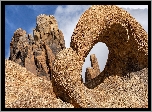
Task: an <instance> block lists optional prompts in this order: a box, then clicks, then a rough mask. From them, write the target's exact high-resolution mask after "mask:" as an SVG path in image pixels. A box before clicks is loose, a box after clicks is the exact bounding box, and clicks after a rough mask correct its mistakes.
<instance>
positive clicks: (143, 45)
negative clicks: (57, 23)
mask: <svg viewBox="0 0 152 112" xmlns="http://www.w3.org/2000/svg"><path fill="white" fill-rule="evenodd" d="M97 42H103V43H105V44H106V45H107V47H108V49H109V56H108V61H107V64H106V66H105V69H104V71H103V72H101V73H100V74H99V75H98V76H97V78H94V79H93V80H92V82H94V83H95V84H94V85H91V86H89V85H90V84H89V83H88V84H86V86H87V87H88V88H94V87H95V86H97V85H98V84H100V83H101V82H102V80H103V79H104V77H105V76H107V75H125V74H126V73H128V72H131V71H137V70H140V69H142V68H145V67H148V35H147V33H146V31H145V30H144V29H143V28H142V26H141V25H140V24H139V23H138V22H137V21H136V20H135V19H134V18H133V17H131V15H130V14H128V13H127V11H125V10H123V9H121V8H119V7H117V6H114V5H99V6H98V5H94V6H91V7H90V8H89V9H88V10H86V11H85V12H84V14H83V15H82V16H81V17H80V20H79V21H78V24H77V25H76V28H75V29H74V32H73V35H72V37H71V43H70V48H67V49H64V50H62V51H61V52H59V53H58V54H57V57H56V60H55V63H54V69H53V75H52V82H53V86H54V87H55V88H56V90H54V91H55V92H56V94H57V96H60V97H61V96H63V99H64V100H66V101H69V102H70V103H72V104H73V105H74V106H75V107H100V105H99V104H98V103H97V102H96V99H93V97H92V96H91V93H92V92H93V91H94V89H88V88H87V87H86V86H85V85H84V84H83V83H82V80H81V74H80V73H81V70H82V65H83V63H84V60H85V58H86V56H87V55H88V53H89V52H90V50H91V49H92V47H93V46H94V45H95V44H96V43H97ZM92 82H90V83H92ZM88 94H89V95H88Z"/></svg>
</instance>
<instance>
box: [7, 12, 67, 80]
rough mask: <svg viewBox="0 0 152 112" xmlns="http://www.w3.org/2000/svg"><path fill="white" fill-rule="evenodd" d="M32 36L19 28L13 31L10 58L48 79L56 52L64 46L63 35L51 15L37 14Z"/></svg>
mask: <svg viewBox="0 0 152 112" xmlns="http://www.w3.org/2000/svg"><path fill="white" fill-rule="evenodd" d="M33 34H34V38H33V37H32V36H31V35H30V34H29V35H28V36H27V35H26V31H25V30H22V29H21V28H19V29H17V30H16V31H15V33H14V36H13V38H12V41H11V43H10V58H9V59H10V60H12V61H14V62H16V63H18V64H20V65H21V66H23V67H25V68H27V70H29V71H31V72H32V73H34V74H37V75H38V76H44V77H46V78H47V79H50V75H51V73H52V67H53V63H54V59H55V55H56V53H58V52H59V51H61V50H62V49H64V48H65V43H64V37H63V34H62V32H61V31H60V30H59V29H58V25H57V22H56V20H55V18H54V17H53V16H51V15H49V16H47V15H44V14H43V15H39V16H38V17H37V25H36V29H34V30H33Z"/></svg>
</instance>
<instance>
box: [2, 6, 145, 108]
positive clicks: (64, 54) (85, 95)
mask: <svg viewBox="0 0 152 112" xmlns="http://www.w3.org/2000/svg"><path fill="white" fill-rule="evenodd" d="M33 33H34V37H32V36H31V35H28V36H26V32H25V31H24V30H22V29H18V30H16V32H15V33H14V36H13V39H12V41H11V44H10V45H11V55H10V60H12V61H14V62H16V63H14V62H12V61H10V60H6V61H5V68H6V70H5V107H11V108H12V107H15V108H18V107H26V108H30V107H41V108H42V107H75V108H112V107H114V108H119V107H121V108H123V107H125V108H145V107H146V108H147V107H148V34H147V33H146V32H145V30H144V29H143V28H142V27H141V25H140V24H139V23H138V22H137V21H136V20H135V19H134V18H133V17H131V16H130V14H128V13H127V12H126V11H124V10H123V9H121V8H119V7H117V6H114V5H101V6H98V5H95V6H91V7H90V8H89V9H88V10H86V11H85V13H84V14H83V15H82V16H81V17H80V20H79V21H78V24H77V25H76V28H75V30H74V32H73V35H72V37H71V43H70V44H71V45H70V48H66V49H65V46H64V38H63V34H62V32H61V31H60V30H58V26H57V22H56V20H55V19H54V17H53V16H46V15H40V16H38V17H37V26H36V28H35V29H34V31H33ZM98 42H104V43H105V44H106V45H107V47H108V49H109V56H108V61H107V64H106V66H105V69H104V70H103V71H102V72H100V70H99V66H98V63H97V59H96V57H95V55H91V63H92V65H91V66H92V68H88V69H87V70H88V71H86V76H87V78H86V79H87V81H86V83H83V81H82V76H81V72H82V65H83V63H84V60H85V58H86V56H87V55H88V53H89V52H90V50H91V49H92V48H93V46H94V45H95V44H96V43H98ZM17 63H18V64H20V65H21V66H22V67H21V66H20V65H18V64H17ZM89 70H91V71H89ZM29 71H31V72H32V73H34V74H36V75H41V76H44V78H42V77H37V76H36V75H34V74H32V73H30V72H29ZM50 75H51V81H50V80H49V81H48V80H46V79H45V78H47V79H48V78H50ZM122 76H123V77H122ZM126 76H129V77H126ZM56 98H59V99H56ZM60 99H61V100H62V101H61V100H60ZM65 102H68V103H65ZM69 103H70V104H69ZM55 104H59V105H55ZM71 104H72V105H71Z"/></svg>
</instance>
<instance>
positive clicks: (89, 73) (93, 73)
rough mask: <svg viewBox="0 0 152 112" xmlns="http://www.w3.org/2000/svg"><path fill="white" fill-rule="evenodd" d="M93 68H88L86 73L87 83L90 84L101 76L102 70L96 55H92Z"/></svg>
mask: <svg viewBox="0 0 152 112" xmlns="http://www.w3.org/2000/svg"><path fill="white" fill-rule="evenodd" d="M90 61H91V68H90V67H88V68H86V72H85V82H89V81H90V80H91V79H93V78H95V77H96V76H98V75H99V74H100V69H99V65H98V60H97V58H96V56H95V54H92V55H90Z"/></svg>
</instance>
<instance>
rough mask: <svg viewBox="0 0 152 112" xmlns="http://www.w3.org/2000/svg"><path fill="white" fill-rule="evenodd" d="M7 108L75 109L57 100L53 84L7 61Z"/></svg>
mask: <svg viewBox="0 0 152 112" xmlns="http://www.w3.org/2000/svg"><path fill="white" fill-rule="evenodd" d="M5 108H73V105H71V104H69V103H66V102H63V101H62V100H61V99H59V98H56V95H55V94H54V92H53V88H52V83H51V81H48V80H46V79H44V78H42V77H37V76H36V75H35V74H33V73H31V72H29V71H27V69H26V68H25V67H22V66H20V65H19V64H17V63H15V62H13V61H11V60H5Z"/></svg>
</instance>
